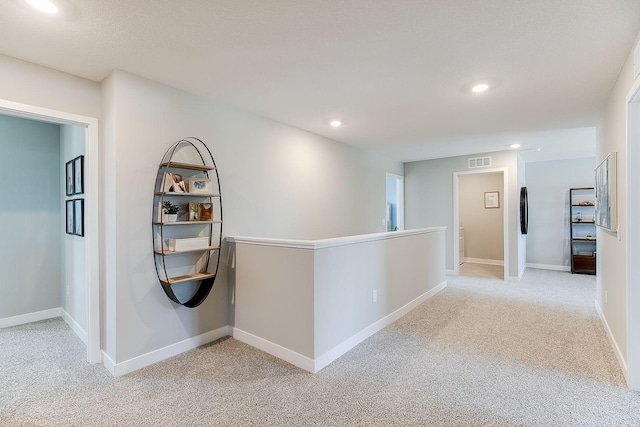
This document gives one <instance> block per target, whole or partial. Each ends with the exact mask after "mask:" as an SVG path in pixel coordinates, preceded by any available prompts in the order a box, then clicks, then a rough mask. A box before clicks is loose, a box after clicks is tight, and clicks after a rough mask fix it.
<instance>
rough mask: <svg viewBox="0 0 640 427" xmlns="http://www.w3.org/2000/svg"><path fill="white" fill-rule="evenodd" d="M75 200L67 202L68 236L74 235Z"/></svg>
mask: <svg viewBox="0 0 640 427" xmlns="http://www.w3.org/2000/svg"><path fill="white" fill-rule="evenodd" d="M73 202H74V201H73V200H67V206H66V208H67V210H66V213H67V234H74V227H73V213H74V206H73Z"/></svg>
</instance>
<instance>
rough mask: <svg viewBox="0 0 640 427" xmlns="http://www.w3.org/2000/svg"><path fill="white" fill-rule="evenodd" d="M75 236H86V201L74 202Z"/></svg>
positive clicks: (77, 200)
mask: <svg viewBox="0 0 640 427" xmlns="http://www.w3.org/2000/svg"><path fill="white" fill-rule="evenodd" d="M73 234H75V235H76V236H84V199H76V200H74V201H73Z"/></svg>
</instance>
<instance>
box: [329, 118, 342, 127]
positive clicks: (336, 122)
mask: <svg viewBox="0 0 640 427" xmlns="http://www.w3.org/2000/svg"><path fill="white" fill-rule="evenodd" d="M329 124H330V125H331V126H333V127H334V128H337V127H340V126H342V122H341V121H340V120H331V121H330V122H329Z"/></svg>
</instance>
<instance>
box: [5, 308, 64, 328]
mask: <svg viewBox="0 0 640 427" xmlns="http://www.w3.org/2000/svg"><path fill="white" fill-rule="evenodd" d="M61 312H62V309H61V308H60V307H56V308H50V309H48V310H41V311H35V312H33V313H26V314H19V315H17V316H11V317H5V318H4V319H0V329H2V328H10V327H11V326H18V325H24V324H25V323H32V322H39V321H40V320H46V319H53V318H56V317H60V314H61Z"/></svg>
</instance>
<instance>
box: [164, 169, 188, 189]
mask: <svg viewBox="0 0 640 427" xmlns="http://www.w3.org/2000/svg"><path fill="white" fill-rule="evenodd" d="M165 187H166V190H165V191H166V192H167V193H186V192H187V188H186V187H185V185H184V179H183V178H182V174H179V173H168V174H167V176H166V177H165Z"/></svg>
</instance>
